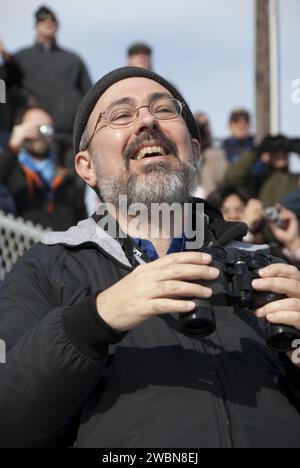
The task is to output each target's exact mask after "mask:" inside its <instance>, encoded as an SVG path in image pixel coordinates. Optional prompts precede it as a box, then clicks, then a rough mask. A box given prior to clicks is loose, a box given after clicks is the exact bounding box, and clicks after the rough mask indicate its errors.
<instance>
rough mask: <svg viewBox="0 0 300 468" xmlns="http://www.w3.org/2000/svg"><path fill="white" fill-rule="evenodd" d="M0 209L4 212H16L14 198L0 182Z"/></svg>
mask: <svg viewBox="0 0 300 468" xmlns="http://www.w3.org/2000/svg"><path fill="white" fill-rule="evenodd" d="M0 211H3V212H4V213H6V214H13V215H15V214H16V212H17V211H16V204H15V200H14V198H13V196H12V194H11V193H10V191H9V190H8V189H7V188H6V187H5V186H4V185H2V184H0Z"/></svg>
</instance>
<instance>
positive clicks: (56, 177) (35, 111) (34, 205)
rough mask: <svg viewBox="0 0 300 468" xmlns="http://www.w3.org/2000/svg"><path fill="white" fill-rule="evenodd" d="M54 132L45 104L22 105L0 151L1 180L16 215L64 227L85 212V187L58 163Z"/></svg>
mask: <svg viewBox="0 0 300 468" xmlns="http://www.w3.org/2000/svg"><path fill="white" fill-rule="evenodd" d="M54 135H55V132H54V126H53V119H52V117H51V115H50V114H49V113H48V112H47V111H46V110H45V109H44V108H42V107H38V106H29V107H27V108H25V109H23V110H22V111H21V113H20V115H19V117H18V118H17V121H16V124H15V126H14V127H13V130H12V133H11V136H10V138H9V141H8V144H7V146H6V147H5V148H4V150H3V151H2V152H1V154H0V183H1V184H3V185H5V186H6V187H7V189H8V190H9V191H10V193H11V194H12V195H13V197H14V200H15V204H16V214H17V216H21V217H22V218H24V219H25V220H30V221H32V222H33V223H34V224H39V225H41V226H43V227H45V228H52V229H67V228H68V227H70V226H72V225H73V224H74V222H78V221H79V220H80V219H82V218H84V217H85V216H86V211H85V207H84V188H83V186H82V185H81V184H79V183H78V180H77V177H76V176H75V175H74V173H72V172H71V171H70V170H68V169H65V168H61V167H60V166H59V165H58V163H57V159H56V154H55V147H54V143H53V138H54Z"/></svg>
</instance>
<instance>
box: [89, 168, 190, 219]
mask: <svg viewBox="0 0 300 468" xmlns="http://www.w3.org/2000/svg"><path fill="white" fill-rule="evenodd" d="M95 166H96V176H97V181H98V182H97V188H98V195H99V197H100V199H101V200H102V201H104V202H106V203H111V204H112V205H114V206H115V207H118V205H119V197H120V195H126V196H127V203H128V206H131V205H133V204H136V203H140V204H143V205H145V206H146V207H147V209H148V210H150V209H151V205H152V203H159V204H161V203H167V204H169V205H172V204H173V203H180V204H182V205H183V204H184V203H187V202H188V200H189V198H190V195H191V193H192V192H193V191H194V190H195V188H196V175H197V170H196V164H195V163H183V162H181V161H178V166H177V167H176V168H170V167H169V165H167V164H164V163H155V164H149V165H147V166H146V167H145V168H144V170H143V172H142V173H140V174H136V173H132V174H129V173H128V171H126V170H125V171H124V172H123V173H122V174H121V175H120V176H119V177H115V178H112V179H107V178H106V177H105V176H104V174H102V171H101V168H100V167H99V164H97V163H96V164H95Z"/></svg>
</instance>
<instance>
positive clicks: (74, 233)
mask: <svg viewBox="0 0 300 468" xmlns="http://www.w3.org/2000/svg"><path fill="white" fill-rule="evenodd" d="M192 202H193V208H196V204H197V203H204V212H205V215H206V218H207V220H208V223H207V224H208V226H207V228H206V233H205V237H207V236H208V235H209V234H210V233H212V235H213V238H214V239H215V240H216V241H217V242H218V244H220V245H223V246H225V245H227V244H229V243H230V242H231V241H241V240H242V238H243V237H244V236H245V235H246V234H247V231H248V229H247V226H246V224H244V223H236V222H227V221H225V220H224V218H223V216H222V214H221V213H220V212H219V211H218V210H216V209H215V208H214V207H212V206H211V205H210V204H209V203H207V202H206V201H205V200H202V199H195V198H194V199H192ZM42 243H43V244H45V245H58V244H61V245H64V246H67V247H78V246H81V245H84V244H90V243H92V244H95V245H96V246H98V247H99V248H100V249H101V250H102V251H103V252H104V253H106V254H108V255H109V256H111V257H113V258H114V259H115V260H117V261H118V262H120V263H121V264H122V265H124V266H126V267H130V262H129V260H128V259H127V257H126V255H125V253H124V251H123V249H122V247H121V245H120V243H119V241H118V240H117V239H115V238H114V237H112V236H111V235H109V234H108V233H107V232H105V231H104V230H103V229H102V228H101V227H100V226H99V224H98V223H97V217H95V216H94V217H91V218H88V219H86V220H84V221H81V222H79V223H78V225H77V226H74V227H71V228H70V229H69V230H68V231H66V232H49V233H46V234H45V235H44V236H43V238H42ZM243 245H244V244H243ZM236 246H237V245H236Z"/></svg>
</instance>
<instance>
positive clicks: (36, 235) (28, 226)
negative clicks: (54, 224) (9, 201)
mask: <svg viewBox="0 0 300 468" xmlns="http://www.w3.org/2000/svg"><path fill="white" fill-rule="evenodd" d="M45 232H46V231H45V229H43V228H42V227H41V226H35V225H34V224H32V223H31V222H29V221H24V219H22V218H15V217H14V216H12V215H6V214H5V213H3V212H2V211H0V281H3V280H4V278H5V276H6V275H7V274H8V273H9V272H10V270H11V269H12V267H13V265H14V264H15V263H16V261H17V260H18V258H19V257H21V256H22V255H23V254H24V253H25V252H26V250H28V249H29V248H30V247H31V246H32V245H33V244H35V243H36V242H39V241H40V240H41V237H42V236H43V234H44V233H45Z"/></svg>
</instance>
